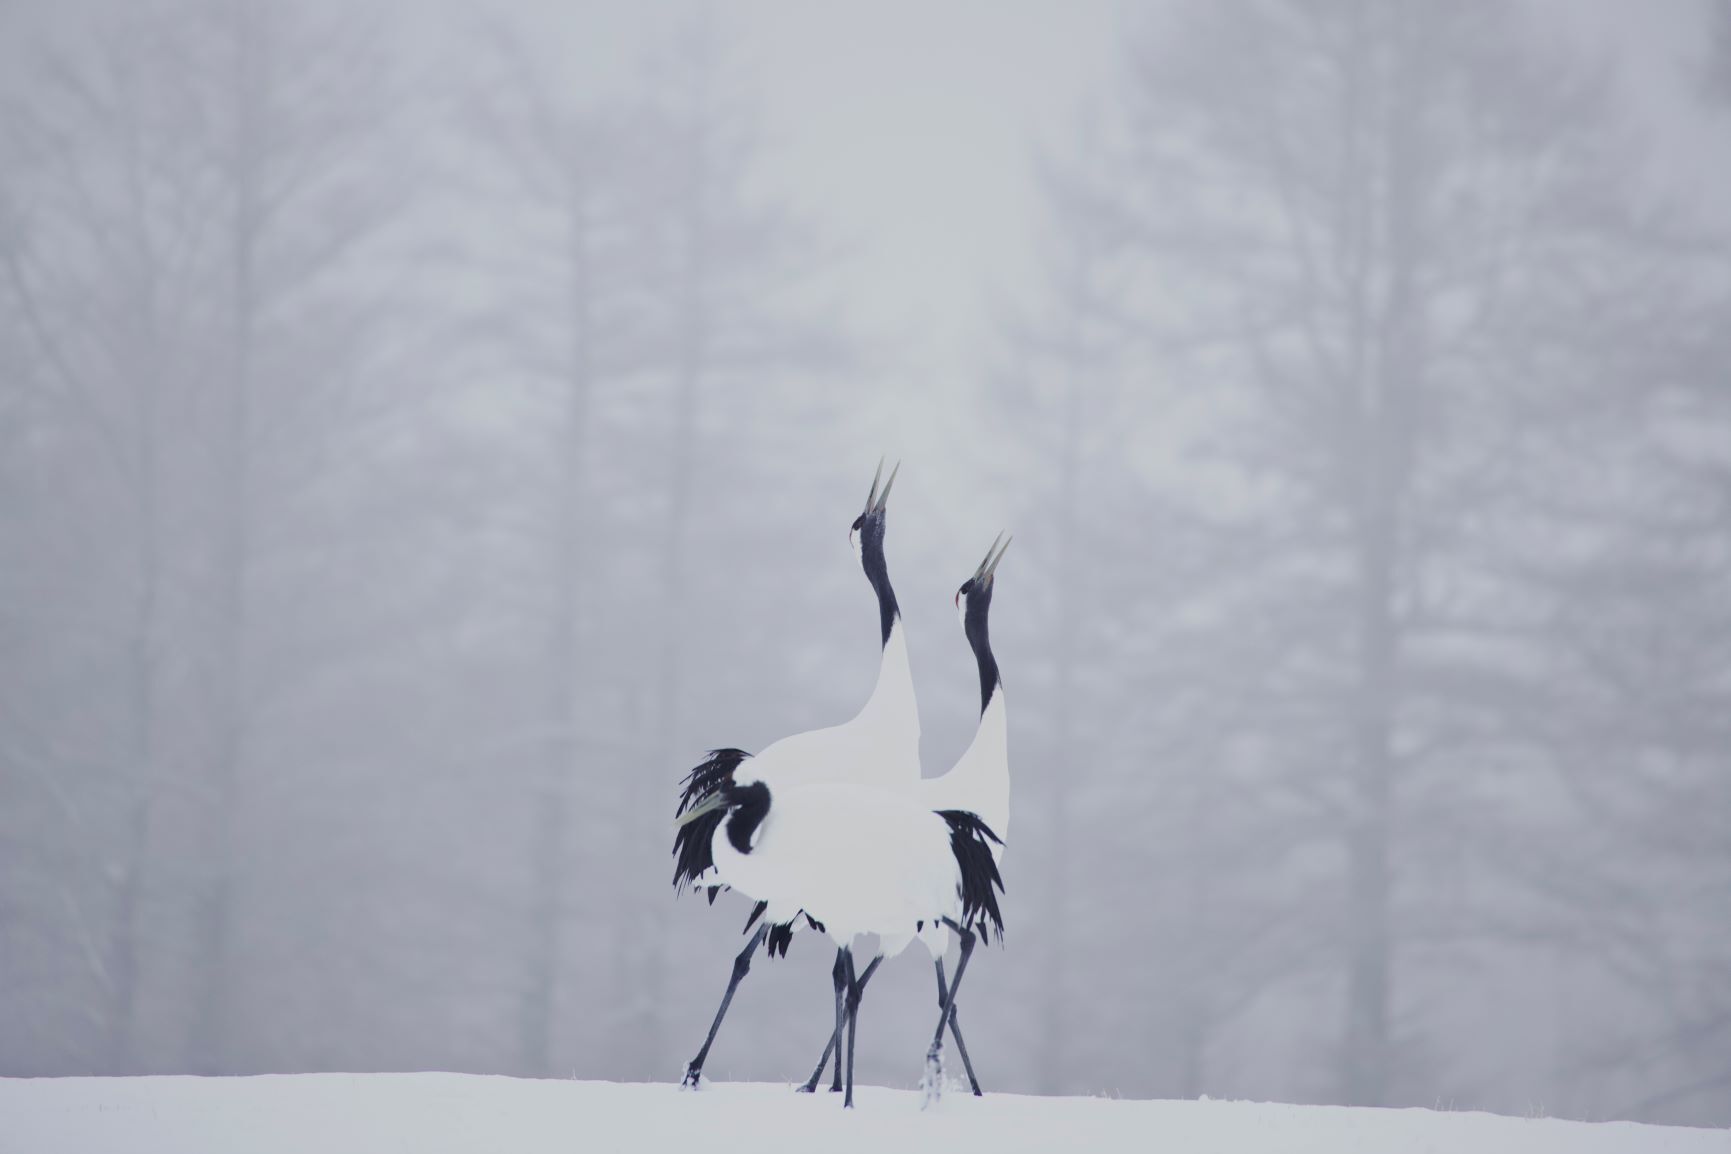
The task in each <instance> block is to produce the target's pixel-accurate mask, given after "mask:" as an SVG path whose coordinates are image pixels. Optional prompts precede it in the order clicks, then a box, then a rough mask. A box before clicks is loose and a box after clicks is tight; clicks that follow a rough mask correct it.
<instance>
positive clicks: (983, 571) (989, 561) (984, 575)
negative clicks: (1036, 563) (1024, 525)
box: [974, 533, 1015, 581]
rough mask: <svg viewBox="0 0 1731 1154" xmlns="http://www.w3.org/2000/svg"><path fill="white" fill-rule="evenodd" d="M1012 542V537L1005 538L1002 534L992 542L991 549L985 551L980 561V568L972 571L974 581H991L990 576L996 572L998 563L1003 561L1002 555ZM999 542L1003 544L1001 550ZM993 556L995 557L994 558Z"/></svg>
mask: <svg viewBox="0 0 1731 1154" xmlns="http://www.w3.org/2000/svg"><path fill="white" fill-rule="evenodd" d="M1014 540H1015V538H1014V537H1005V536H1004V535H1003V534H1002V533H999V534H998V538H997V540H996V541H993V542H992V547H991V548H990V549H987V550H986V558H985V560H983V561H981V562H980V567H979V568H978V569H975V570H974V580H975V581H990V580H991V579H992V574H993V573H995V572H996V571H997V568H998V562H999V561H1002V560H1003V559H1004V553H1005V552H1006V551H1007V550H1008V549H1009V548H1010V542H1011V541H1014ZM999 541H1001V542H1003V548H1002V549H1000V548H999V547H998V542H999ZM994 554H996V555H995V556H994Z"/></svg>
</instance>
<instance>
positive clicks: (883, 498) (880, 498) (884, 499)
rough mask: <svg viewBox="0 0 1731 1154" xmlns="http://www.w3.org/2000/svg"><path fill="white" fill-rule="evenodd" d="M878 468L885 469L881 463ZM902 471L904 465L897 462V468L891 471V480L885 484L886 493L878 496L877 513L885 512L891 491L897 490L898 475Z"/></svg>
mask: <svg viewBox="0 0 1731 1154" xmlns="http://www.w3.org/2000/svg"><path fill="white" fill-rule="evenodd" d="M878 468H879V469H882V468H883V463H882V462H881V461H880V462H879V463H878ZM901 471H902V463H901V462H900V461H897V462H896V467H895V468H893V469H891V470H890V479H889V480H887V481H885V482H884V491H883V492H881V493H879V494H878V501H877V512H879V513H882V512H883V511H884V506H885V505H886V504H888V503H889V499H890V490H891V489H893V488H895V484H896V474H897V473H899V472H901ZM874 488H875V486H874Z"/></svg>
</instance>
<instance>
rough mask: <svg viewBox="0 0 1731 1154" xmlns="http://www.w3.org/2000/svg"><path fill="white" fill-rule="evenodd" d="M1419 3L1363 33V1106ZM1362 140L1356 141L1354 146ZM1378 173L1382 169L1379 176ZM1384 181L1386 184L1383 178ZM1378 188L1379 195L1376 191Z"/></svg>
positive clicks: (1354, 868) (1385, 795)
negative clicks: (1367, 119) (1370, 35)
mask: <svg viewBox="0 0 1731 1154" xmlns="http://www.w3.org/2000/svg"><path fill="white" fill-rule="evenodd" d="M1417 19H1418V16H1417V14H1416V13H1415V11H1414V6H1405V7H1403V8H1401V9H1395V8H1373V9H1372V10H1371V11H1370V13H1369V14H1368V15H1367V14H1365V13H1363V12H1361V13H1360V14H1359V19H1358V23H1357V26H1356V27H1355V32H1357V33H1359V34H1360V36H1361V37H1362V36H1363V34H1364V33H1365V31H1366V29H1365V28H1364V26H1363V25H1364V23H1365V22H1366V21H1367V20H1369V21H1377V20H1386V21H1388V25H1387V26H1385V27H1384V28H1382V29H1380V30H1379V31H1380V32H1381V36H1380V37H1379V38H1378V39H1377V40H1375V41H1373V43H1376V44H1378V46H1379V47H1382V48H1383V49H1384V50H1385V51H1386V52H1387V53H1388V54H1389V56H1390V58H1391V61H1392V64H1393V66H1392V67H1390V68H1389V69H1388V72H1389V73H1390V74H1391V75H1390V76H1389V77H1388V82H1387V86H1386V89H1385V90H1384V91H1375V92H1371V93H1368V99H1369V101H1370V107H1372V108H1373V109H1379V110H1380V116H1377V114H1376V113H1374V112H1373V113H1372V116H1374V117H1377V118H1376V119H1374V120H1373V121H1372V125H1373V127H1370V128H1368V129H1366V130H1365V131H1363V133H1362V136H1363V137H1364V138H1365V139H1364V140H1363V144H1362V147H1363V153H1362V154H1361V156H1360V157H1359V160H1360V162H1361V164H1362V165H1363V166H1364V168H1363V170H1362V171H1361V173H1360V180H1359V182H1358V184H1359V187H1360V189H1361V190H1363V191H1361V196H1362V200H1361V202H1360V205H1359V208H1360V211H1359V212H1358V213H1357V217H1356V219H1357V222H1358V225H1357V230H1358V231H1357V235H1355V236H1354V238H1353V241H1354V245H1355V248H1356V253H1357V261H1358V269H1359V271H1360V273H1361V275H1360V276H1359V277H1358V278H1356V281H1355V284H1354V286H1353V299H1352V305H1353V317H1352V323H1353V331H1354V334H1355V336H1356V338H1357V340H1356V342H1355V343H1356V346H1357V348H1358V349H1359V350H1360V352H1359V355H1358V357H1357V363H1356V366H1355V367H1356V370H1357V372H1356V373H1355V376H1356V382H1355V384H1356V397H1357V400H1358V413H1359V430H1360V432H1359V436H1358V438H1357V440H1356V444H1355V446H1354V448H1355V451H1356V453H1357V456H1358V460H1357V462H1355V464H1356V466H1357V467H1356V471H1355V475H1356V478H1357V481H1358V484H1357V486H1356V490H1355V494H1354V496H1355V499H1356V504H1355V509H1354V514H1355V515H1354V519H1353V522H1354V532H1355V544H1356V556H1355V557H1354V567H1355V570H1356V578H1357V582H1356V583H1357V597H1358V600H1357V606H1356V609H1355V617H1356V620H1355V623H1354V624H1355V632H1356V638H1357V652H1356V654H1355V664H1356V667H1357V686H1356V691H1355V697H1354V703H1353V713H1352V742H1353V757H1354V774H1353V779H1352V783H1351V788H1352V797H1353V802H1352V808H1351V819H1350V825H1349V828H1348V832H1347V863H1348V864H1347V870H1348V883H1347V884H1348V893H1349V900H1350V902H1351V907H1350V915H1349V925H1350V929H1349V931H1348V945H1349V956H1348V962H1347V999H1346V1002H1347V1004H1346V1037H1345V1048H1344V1054H1343V1059H1344V1069H1343V1079H1342V1080H1343V1083H1344V1085H1343V1092H1344V1095H1345V1101H1346V1102H1347V1103H1349V1104H1352V1105H1363V1106H1380V1105H1384V1104H1385V1103H1386V1102H1387V1101H1388V1092H1389V1062H1390V1058H1391V1053H1390V1047H1389V1021H1388V1019H1389V1004H1390V969H1391V965H1392V954H1393V948H1394V943H1393V936H1392V932H1391V928H1390V921H1391V904H1392V903H1391V893H1390V888H1391V872H1392V870H1391V863H1390V844H1389V843H1390V831H1391V828H1392V824H1393V805H1392V796H1391V795H1392V788H1393V781H1394V776H1395V770H1396V756H1395V745H1394V735H1395V732H1396V726H1397V724H1398V714H1399V709H1400V699H1399V694H1400V687H1399V651H1400V644H1401V636H1402V630H1403V626H1402V622H1401V620H1400V615H1399V612H1398V609H1397V596H1398V594H1397V589H1398V583H1399V581H1400V574H1401V572H1402V570H1403V569H1409V568H1410V567H1411V563H1412V558H1410V557H1404V564H1403V554H1404V552H1405V550H1406V548H1407V546H1406V543H1405V541H1404V540H1403V538H1404V533H1403V526H1402V508H1403V504H1404V501H1405V495H1406V493H1407V491H1408V489H1409V487H1410V485H1411V482H1412V464H1413V462H1412V453H1413V445H1412V435H1413V427H1412V421H1411V414H1412V404H1413V396H1414V394H1415V393H1416V391H1417V390H1418V389H1419V388H1420V386H1421V380H1420V376H1421V368H1420V366H1421V364H1422V361H1421V358H1420V356H1419V348H1418V345H1419V340H1420V323H1419V317H1418V307H1417V305H1416V303H1415V299H1414V294H1413V284H1412V282H1413V270H1414V268H1415V267H1416V264H1417V260H1418V247H1419V223H1420V222H1419V219H1418V211H1419V210H1418V195H1417V181H1418V180H1419V178H1420V174H1419V171H1418V170H1419V167H1420V155H1419V153H1420V149H1421V147H1422V145H1421V139H1422V130H1421V129H1420V127H1419V125H1418V123H1417V117H1416V113H1417V111H1418V101H1419V99H1420V97H1421V96H1422V85H1423V83H1424V80H1423V74H1422V73H1423V69H1422V64H1421V63H1419V58H1421V57H1422V56H1423V51H1424V49H1423V45H1422V43H1420V42H1415V39H1421V38H1422V30H1421V29H1420V28H1418V27H1417V25H1416V21H1417ZM1356 47H1357V49H1358V52H1357V56H1356V59H1355V60H1354V62H1353V63H1354V65H1355V67H1357V68H1358V69H1360V70H1361V71H1360V73H1359V75H1358V77H1357V79H1360V80H1362V81H1363V82H1364V83H1365V84H1366V85H1377V84H1378V83H1379V81H1378V80H1375V79H1372V78H1370V77H1368V76H1365V75H1364V73H1365V72H1369V71H1374V70H1375V60H1374V56H1375V53H1376V49H1373V48H1371V47H1370V46H1369V45H1367V44H1365V43H1364V41H1363V39H1362V38H1361V39H1360V40H1359V42H1358V44H1357V46H1356ZM1355 138H1356V137H1355ZM1379 170H1380V171H1379ZM1378 176H1380V178H1381V179H1380V180H1378V179H1377V178H1378ZM1378 189H1380V193H1381V195H1378V194H1377V191H1376V190H1378ZM1373 269H1378V270H1380V272H1381V273H1382V276H1381V278H1380V279H1381V280H1382V281H1383V282H1384V284H1385V285H1386V287H1385V288H1384V289H1383V291H1382V293H1381V299H1374V295H1373V294H1374V293H1375V290H1374V288H1373V287H1372V282H1373V281H1374V280H1376V279H1378V278H1377V277H1375V276H1373V275H1371V270H1373Z"/></svg>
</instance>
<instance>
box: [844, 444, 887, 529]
mask: <svg viewBox="0 0 1731 1154" xmlns="http://www.w3.org/2000/svg"><path fill="white" fill-rule="evenodd" d="M883 475H884V458H883V457H879V458H878V471H877V472H875V473H873V474H872V489H871V492H869V493H867V494H866V503H865V511H866V512H867V513H870V512H871V511H872V506H873V505H875V504H877V503H878V482H879V481H881V480H882V479H883ZM850 536H851V532H850Z"/></svg>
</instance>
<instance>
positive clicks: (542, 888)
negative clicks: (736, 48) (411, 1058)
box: [518, 176, 592, 1075]
mask: <svg viewBox="0 0 1731 1154" xmlns="http://www.w3.org/2000/svg"><path fill="white" fill-rule="evenodd" d="M572 179H573V181H574V185H573V188H572V191H571V198H570V205H569V208H568V215H567V228H568V240H567V243H568V246H569V248H568V251H569V275H570V278H571V279H570V290H569V291H570V326H571V327H570V349H569V354H568V361H567V379H566V388H565V419H564V422H563V425H562V428H561V430H560V442H559V446H558V458H559V481H558V486H559V487H558V493H557V495H556V499H555V502H554V521H555V524H554V526H553V554H552V584H553V588H552V596H553V606H552V614H551V620H550V621H549V622H548V638H547V642H548V652H547V704H546V727H547V730H548V739H547V753H546V761H545V763H544V765H543V766H542V776H541V783H540V787H539V789H537V790H536V791H535V794H534V797H535V806H536V811H535V823H534V830H535V832H534V845H533V849H532V851H531V854H532V862H533V867H532V868H533V873H534V879H533V885H534V896H533V898H532V900H531V902H530V907H529V910H530V914H529V916H530V925H529V934H530V937H529V951H528V957H527V964H528V976H527V981H526V984H525V988H524V998H523V1011H522V1013H523V1017H522V1022H521V1023H520V1026H519V1031H518V1035H519V1041H520V1050H521V1065H522V1068H523V1072H524V1073H525V1074H543V1075H545V1074H551V1073H552V1072H553V1069H552V1066H553V1020H554V1014H555V1013H556V1012H557V1010H558V985H559V969H560V932H559V931H560V924H561V920H562V919H563V917H564V915H565V893H566V884H565V873H566V865H565V848H566V845H567V842H568V839H569V829H570V823H571V779H572V774H573V773H574V772H575V769H576V765H577V755H578V747H579V742H578V734H577V729H578V725H579V721H580V719H579V717H578V712H577V700H578V693H579V691H580V684H579V683H580V678H581V668H580V662H581V639H580V637H579V635H578V633H579V630H580V629H581V626H582V622H581V608H582V601H583V591H582V581H583V566H582V560H581V553H582V548H583V540H584V537H583V530H584V525H583V499H584V479H583V469H584V465H585V462H586V461H587V459H588V455H587V445H588V433H589V394H590V387H591V373H590V363H591V362H590V350H591V348H592V344H591V336H592V332H591V330H592V316H591V301H590V295H589V289H590V260H589V231H590V220H589V205H588V200H587V194H586V191H585V189H584V187H583V184H582V177H581V176H574V177H573V178H572Z"/></svg>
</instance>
